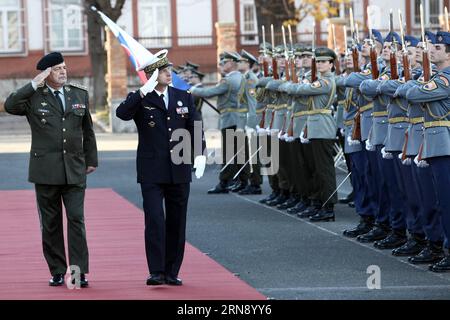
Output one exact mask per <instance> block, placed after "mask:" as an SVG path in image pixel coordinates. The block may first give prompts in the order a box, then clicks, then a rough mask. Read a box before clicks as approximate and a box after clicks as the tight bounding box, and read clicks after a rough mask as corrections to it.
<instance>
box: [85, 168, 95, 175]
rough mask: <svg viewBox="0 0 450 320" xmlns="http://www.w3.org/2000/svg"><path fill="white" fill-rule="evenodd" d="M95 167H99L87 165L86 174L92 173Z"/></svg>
mask: <svg viewBox="0 0 450 320" xmlns="http://www.w3.org/2000/svg"><path fill="white" fill-rule="evenodd" d="M95 169H97V168H96V167H87V169H86V174H89V173H92V172H94V171H95Z"/></svg>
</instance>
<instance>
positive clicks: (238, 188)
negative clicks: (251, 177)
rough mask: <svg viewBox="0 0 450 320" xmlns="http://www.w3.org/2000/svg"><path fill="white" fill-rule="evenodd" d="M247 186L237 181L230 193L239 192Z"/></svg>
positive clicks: (245, 183)
mask: <svg viewBox="0 0 450 320" xmlns="http://www.w3.org/2000/svg"><path fill="white" fill-rule="evenodd" d="M246 186H247V182H243V181H239V182H238V183H236V184H235V185H234V187H233V188H231V189H230V191H231V192H239V191H241V190H244V189H245V187H246Z"/></svg>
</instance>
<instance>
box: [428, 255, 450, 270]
mask: <svg viewBox="0 0 450 320" xmlns="http://www.w3.org/2000/svg"><path fill="white" fill-rule="evenodd" d="M428 269H429V270H430V271H433V272H450V255H447V256H445V257H444V258H443V259H442V260H441V261H439V262H438V263H436V264H433V265H431V266H429V267H428Z"/></svg>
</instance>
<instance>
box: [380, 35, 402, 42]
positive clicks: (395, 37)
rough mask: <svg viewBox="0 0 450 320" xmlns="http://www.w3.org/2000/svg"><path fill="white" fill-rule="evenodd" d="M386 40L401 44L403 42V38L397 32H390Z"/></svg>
mask: <svg viewBox="0 0 450 320" xmlns="http://www.w3.org/2000/svg"><path fill="white" fill-rule="evenodd" d="M384 41H385V42H394V41H395V42H397V43H399V44H401V43H402V39H401V38H400V36H399V35H398V33H397V32H389V33H388V35H387V36H386V38H385V39H384Z"/></svg>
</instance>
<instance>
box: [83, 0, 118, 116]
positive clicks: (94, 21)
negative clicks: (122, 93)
mask: <svg viewBox="0 0 450 320" xmlns="http://www.w3.org/2000/svg"><path fill="white" fill-rule="evenodd" d="M125 1H126V0H116V1H115V5H114V6H113V5H112V4H111V2H113V1H111V0H85V1H84V8H85V13H86V15H87V29H88V30H87V31H88V37H89V38H88V40H89V55H90V59H91V68H92V80H93V89H94V92H93V106H94V110H96V109H97V107H102V108H103V107H105V106H106V82H105V73H106V51H105V46H104V42H105V39H106V37H105V36H104V23H103V21H102V19H101V18H100V16H99V15H98V13H96V12H94V11H92V10H91V6H95V7H96V8H97V9H98V10H100V11H102V12H103V13H104V14H106V15H107V16H108V17H109V18H110V19H111V20H112V21H114V22H116V21H117V19H119V17H120V15H121V14H122V8H123V6H124V4H125Z"/></svg>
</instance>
